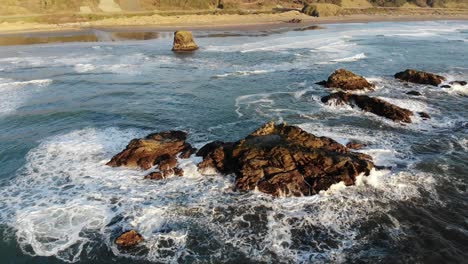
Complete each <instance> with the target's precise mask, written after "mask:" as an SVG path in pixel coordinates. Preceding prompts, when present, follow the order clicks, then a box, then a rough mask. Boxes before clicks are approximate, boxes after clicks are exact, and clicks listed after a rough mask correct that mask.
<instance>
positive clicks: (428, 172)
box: [0, 21, 468, 263]
mask: <svg viewBox="0 0 468 264" xmlns="http://www.w3.org/2000/svg"><path fill="white" fill-rule="evenodd" d="M195 35H196V37H198V38H197V42H198V44H199V45H200V46H201V47H202V48H201V49H200V50H199V51H197V52H196V53H193V54H179V55H178V54H173V53H172V52H171V51H170V49H171V39H170V38H163V39H153V40H145V41H123V42H91V43H67V44H41V45H31V46H10V47H1V48H0V234H1V236H0V263H67V262H75V263H129V262H132V261H137V262H138V263H466V261H467V259H468V252H467V250H466V249H467V245H468V195H467V194H468V175H467V169H468V97H467V95H468V87H462V86H454V87H452V88H446V89H442V88H437V87H429V86H424V85H413V84H403V83H400V82H398V81H396V80H395V79H394V78H393V74H395V73H396V72H398V71H401V70H405V69H407V68H416V69H420V70H426V71H430V72H434V73H438V74H441V75H444V76H446V77H447V78H448V81H452V80H468V22H465V21H450V22H446V21H439V22H411V23H409V22H408V23H402V22H399V23H368V24H358V23H356V24H333V25H325V29H322V30H313V31H286V32H285V31H279V32H275V31H266V32H258V34H247V35H243V34H242V32H227V33H226V34H225V35H224V36H225V37H219V36H221V35H222V34H221V35H219V34H218V35H210V34H209V32H197V33H196V34H195ZM337 68H347V69H349V70H352V71H354V72H356V73H358V74H361V75H363V76H365V77H366V78H368V79H369V80H371V81H372V82H374V83H375V84H376V85H377V89H376V91H375V92H372V93H370V94H371V95H372V96H377V97H380V98H383V99H385V100H387V101H390V102H392V103H394V104H396V105H398V106H401V107H405V108H408V109H410V110H413V111H418V112H420V111H424V112H428V113H429V114H430V115H431V117H432V118H431V119H430V120H426V121H425V120H421V119H420V118H418V117H414V118H413V123H412V124H406V125H402V124H398V123H393V122H391V121H388V120H385V119H383V118H380V117H377V116H374V115H372V114H368V113H363V112H361V111H359V110H357V109H353V108H350V107H339V106H330V105H324V104H322V103H321V102H320V97H321V96H324V95H327V94H328V93H329V92H330V90H327V89H325V88H323V87H321V86H318V85H316V84H314V83H315V82H318V81H321V80H323V79H326V78H327V76H328V75H329V74H330V73H331V72H333V71H334V70H335V69H337ZM410 90H417V91H419V92H421V93H422V95H423V96H420V97H414V96H410V95H406V94H405V93H406V92H407V91H410ZM271 120H274V121H284V122H287V123H289V124H295V125H298V126H300V127H302V128H303V129H305V130H307V131H308V132H311V133H314V134H316V135H323V136H328V137H331V138H333V139H336V140H338V141H339V142H342V143H346V142H347V141H349V140H353V139H358V140H361V141H364V142H366V143H367V144H368V146H367V147H366V148H364V149H362V150H361V151H362V152H364V153H367V154H370V155H371V156H373V157H374V160H375V162H376V164H377V165H381V166H390V167H391V169H388V170H383V171H373V172H372V173H371V175H370V176H368V177H360V178H359V180H358V182H357V184H356V186H351V187H344V185H343V184H337V185H334V186H332V187H331V188H330V189H329V190H327V191H324V192H322V193H320V194H319V195H315V196H311V197H299V198H290V197H280V198H273V197H270V196H268V195H265V194H262V193H259V192H250V193H238V192H235V191H233V177H232V176H220V175H218V176H213V177H206V176H202V175H200V174H199V173H198V172H197V170H196V164H197V162H199V161H200V160H199V159H198V158H191V159H189V160H184V161H181V162H182V167H183V169H184V170H185V172H186V175H185V177H174V178H169V179H167V180H164V181H148V180H144V179H143V176H144V175H145V172H144V171H139V170H130V169H125V168H110V167H107V166H105V163H106V162H107V161H108V160H109V159H110V158H111V157H112V156H113V155H114V154H116V153H118V152H119V151H120V150H121V149H123V148H124V147H125V145H126V144H127V143H128V142H129V140H131V139H132V138H135V137H141V136H144V135H146V134H148V133H150V132H157V131H164V130H169V129H181V130H185V131H187V132H189V134H190V138H189V141H190V143H192V144H194V145H195V146H198V147H200V146H202V145H203V144H205V143H207V142H209V141H212V140H225V141H229V140H238V139H240V138H242V137H244V136H246V135H247V134H248V133H250V132H251V131H253V130H254V129H256V128H257V127H258V126H260V125H262V124H263V123H265V122H267V121H271ZM128 229H137V230H138V231H139V232H140V233H141V234H142V235H143V236H144V237H145V239H146V240H145V242H144V243H143V247H141V248H137V249H135V250H130V251H119V250H118V249H117V248H116V247H115V245H114V244H113V241H114V239H115V238H116V236H118V235H119V234H120V233H121V232H122V231H125V230H128Z"/></svg>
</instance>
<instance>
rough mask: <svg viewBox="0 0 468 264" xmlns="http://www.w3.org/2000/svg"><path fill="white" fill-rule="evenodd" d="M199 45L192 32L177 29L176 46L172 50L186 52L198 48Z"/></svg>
mask: <svg viewBox="0 0 468 264" xmlns="http://www.w3.org/2000/svg"><path fill="white" fill-rule="evenodd" d="M197 49H198V46H197V44H196V43H195V41H194V40H193V35H192V32H190V31H176V32H175V33H174V46H173V48H172V51H176V52H184V51H194V50H197Z"/></svg>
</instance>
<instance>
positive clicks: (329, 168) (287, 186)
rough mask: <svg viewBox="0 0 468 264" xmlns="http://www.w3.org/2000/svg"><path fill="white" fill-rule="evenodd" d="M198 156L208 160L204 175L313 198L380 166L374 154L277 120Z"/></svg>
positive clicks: (202, 168)
mask: <svg viewBox="0 0 468 264" xmlns="http://www.w3.org/2000/svg"><path fill="white" fill-rule="evenodd" d="M198 154H199V155H200V156H203V157H204V158H203V162H201V163H200V164H199V169H200V172H202V173H204V172H205V171H206V170H207V169H215V170H217V171H218V172H221V173H223V174H235V175H236V181H235V185H236V189H238V190H245V191H248V190H254V189H258V190H259V191H261V192H264V193H268V194H272V195H280V194H285V195H292V196H302V195H313V194H316V193H318V192H319V191H321V190H326V189H328V188H329V187H330V186H331V185H333V184H336V183H338V182H341V181H343V182H344V183H345V184H346V185H353V184H354V183H355V180H356V177H357V176H358V175H359V174H361V173H364V174H366V175H367V174H369V172H370V170H371V169H372V168H373V167H374V164H373V163H372V161H371V159H372V158H371V157H370V156H368V155H365V154H361V153H354V152H350V151H349V149H348V148H346V147H345V146H343V145H341V144H339V143H337V142H336V141H334V140H332V139H330V138H326V137H316V136H314V135H312V134H309V133H307V132H305V131H304V130H302V129H300V128H298V127H295V126H289V125H286V124H279V125H276V124H275V123H273V122H271V123H268V124H266V125H264V126H263V127H261V128H260V129H258V130H256V131H255V132H253V133H252V134H250V135H249V136H247V137H246V138H245V139H243V140H240V141H238V142H236V143H224V142H219V141H218V142H213V143H210V144H208V145H206V146H205V147H203V148H202V149H200V151H199V153H198Z"/></svg>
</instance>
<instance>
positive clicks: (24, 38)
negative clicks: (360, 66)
mask: <svg viewBox="0 0 468 264" xmlns="http://www.w3.org/2000/svg"><path fill="white" fill-rule="evenodd" d="M223 16H224V17H223ZM243 16H245V18H246V19H245V20H240V19H241V18H243V17H242V16H235V17H232V16H229V15H222V16H208V18H210V19H212V18H216V19H218V21H216V20H210V19H208V20H207V16H198V17H195V18H193V17H192V16H190V18H191V19H195V20H196V19H197V18H198V22H197V21H190V19H189V20H188V21H186V22H181V21H178V20H183V19H184V18H185V17H184V16H176V17H170V18H169V19H167V20H166V21H163V22H161V23H158V24H155V23H146V22H148V19H146V20H145V19H136V20H135V19H131V20H130V19H109V20H99V21H94V22H92V23H90V22H86V23H71V24H70V23H69V24H53V25H51V24H40V25H41V26H42V27H39V28H31V27H30V24H28V23H23V24H22V25H23V28H17V29H11V28H8V27H0V46H14V45H31V44H46V43H65V42H93V41H97V40H98V37H97V36H96V34H95V33H96V31H102V32H106V33H110V34H127V35H130V34H132V33H133V34H134V36H130V37H129V39H126V38H125V37H124V38H123V39H122V40H132V39H133V40H146V39H151V38H152V37H150V36H146V35H145V33H150V34H158V33H167V32H174V31H177V30H182V29H183V30H189V31H194V32H223V31H224V32H229V31H231V32H232V31H240V32H255V31H289V30H295V29H301V28H307V27H311V26H316V25H326V24H345V23H346V24H347V23H378V22H413V21H414V22H421V21H468V13H467V14H460V15H427V14H424V15H405V14H398V15H390V14H385V15H363V14H355V15H346V16H333V17H310V16H306V15H304V14H300V13H298V12H286V13H282V14H279V15H275V16H273V15H262V16H261V17H255V16H253V15H243ZM247 18H248V19H247ZM293 18H298V19H301V20H302V22H301V23H288V22H287V21H289V20H290V19H293ZM150 19H155V18H154V17H150ZM131 21H138V22H141V23H133V24H132V23H129V22H131ZM171 21H175V22H174V23H168V22H171ZM111 22H115V23H111ZM0 25H5V23H0ZM118 40H120V39H118V38H116V39H111V41H118Z"/></svg>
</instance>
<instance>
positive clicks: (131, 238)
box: [115, 230, 144, 248]
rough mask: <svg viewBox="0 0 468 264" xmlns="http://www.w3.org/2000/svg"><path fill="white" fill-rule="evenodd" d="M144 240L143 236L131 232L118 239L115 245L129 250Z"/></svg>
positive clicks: (133, 231)
mask: <svg viewBox="0 0 468 264" xmlns="http://www.w3.org/2000/svg"><path fill="white" fill-rule="evenodd" d="M143 240H144V239H143V236H142V235H140V234H139V233H138V232H137V231H135V230H130V231H127V232H125V233H123V234H121V235H120V236H119V237H117V239H116V240H115V244H116V245H117V246H120V247H124V248H129V247H134V246H136V245H138V244H139V243H140V242H142V241H143Z"/></svg>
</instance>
